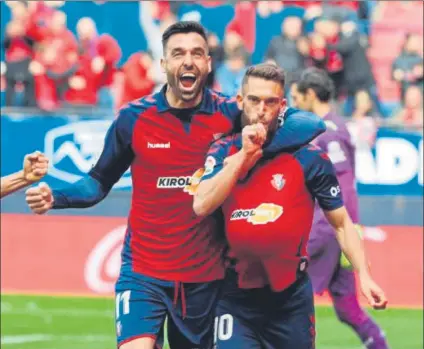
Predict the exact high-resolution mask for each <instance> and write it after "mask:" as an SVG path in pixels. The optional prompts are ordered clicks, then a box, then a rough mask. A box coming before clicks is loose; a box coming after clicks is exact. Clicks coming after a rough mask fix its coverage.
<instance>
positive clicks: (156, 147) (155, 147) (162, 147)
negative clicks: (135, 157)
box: [147, 142, 171, 149]
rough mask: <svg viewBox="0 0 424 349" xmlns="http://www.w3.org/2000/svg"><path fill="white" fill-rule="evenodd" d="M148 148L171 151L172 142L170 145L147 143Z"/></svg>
mask: <svg viewBox="0 0 424 349" xmlns="http://www.w3.org/2000/svg"><path fill="white" fill-rule="evenodd" d="M147 148H149V149H170V148H171V142H168V143H150V142H147Z"/></svg>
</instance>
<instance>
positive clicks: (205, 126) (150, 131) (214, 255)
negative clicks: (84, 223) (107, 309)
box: [57, 86, 325, 282]
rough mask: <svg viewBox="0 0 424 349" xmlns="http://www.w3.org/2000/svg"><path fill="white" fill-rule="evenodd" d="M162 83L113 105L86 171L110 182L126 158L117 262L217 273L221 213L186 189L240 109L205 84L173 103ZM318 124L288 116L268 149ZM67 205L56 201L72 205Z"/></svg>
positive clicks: (169, 271)
mask: <svg viewBox="0 0 424 349" xmlns="http://www.w3.org/2000/svg"><path fill="white" fill-rule="evenodd" d="M165 91H166V86H165V87H164V88H163V89H162V90H161V91H160V92H159V93H156V94H154V95H151V96H147V97H145V98H142V99H140V100H137V101H135V102H132V103H130V104H129V105H128V106H126V107H124V108H123V109H122V110H121V111H120V112H119V115H118V117H117V119H116V120H115V121H114V123H113V124H112V126H111V128H110V129H109V131H108V133H107V136H106V140H105V146H104V150H103V152H102V154H101V156H100V159H99V161H98V162H97V164H96V165H95V166H94V168H93V169H92V171H91V172H90V173H89V175H90V176H91V177H92V178H94V179H95V180H96V181H97V182H99V183H101V184H102V186H103V187H105V188H106V190H110V188H111V187H112V186H113V184H114V183H116V182H117V181H118V179H119V178H120V177H121V175H122V174H123V173H124V172H125V171H126V170H127V169H128V167H129V166H131V174H132V182H133V193H132V204H131V210H130V214H129V221H128V232H127V234H126V238H125V243H124V248H123V252H122V256H123V263H131V265H132V266H133V269H134V271H136V272H138V273H142V274H145V275H147V276H151V277H155V278H159V279H163V280H170V281H181V282H207V281H211V280H217V279H220V278H223V276H224V267H223V261H222V252H223V250H224V247H225V241H224V239H223V234H222V229H219V228H218V225H219V223H222V221H220V220H219V219H218V218H217V217H216V216H214V215H212V216H210V217H207V218H199V217H197V216H196V215H195V213H194V212H193V209H192V204H193V197H192V195H193V193H194V191H195V189H196V187H197V185H198V183H199V181H200V178H201V176H202V174H203V170H199V169H201V168H202V167H203V163H204V156H205V154H206V153H207V151H208V149H209V146H210V144H211V143H212V142H213V141H214V140H215V139H216V138H219V137H220V136H222V134H225V133H228V132H230V131H231V130H232V129H233V127H234V125H235V124H237V122H239V119H240V118H239V117H240V111H239V109H238V107H237V104H236V101H235V99H234V98H228V97H225V96H222V95H221V94H218V93H215V92H213V91H211V90H208V89H206V90H204V93H203V98H202V102H201V104H200V105H199V106H198V107H196V108H193V109H175V108H172V107H170V106H169V104H168V103H167V100H166V97H165ZM298 126H299V127H298ZM295 130H298V131H299V132H297V133H296V132H294V131H295ZM324 130H325V126H324V124H323V122H322V121H321V120H319V118H317V117H315V116H308V117H307V118H304V119H302V118H298V117H296V115H293V117H287V118H286V120H285V124H284V126H282V127H280V128H279V130H278V131H277V134H276V141H275V142H273V143H271V144H270V145H269V148H268V150H269V151H272V149H281V148H282V147H283V148H284V147H292V146H293V145H296V144H305V143H307V142H309V141H310V140H311V139H313V138H315V137H316V136H317V135H319V134H320V133H322V132H323V131H324ZM294 135H296V136H295V137H294ZM60 195H62V197H65V196H67V197H69V196H70V194H67V195H64V194H63V192H62V193H58V195H57V197H58V198H60ZM105 195H106V194H105ZM62 201H64V200H62ZM68 201H69V199H68ZM66 205H67V206H66ZM66 205H64V206H62V207H65V206H66V207H69V206H71V205H70V204H69V203H68V204H66ZM219 232H221V235H222V236H220V234H219Z"/></svg>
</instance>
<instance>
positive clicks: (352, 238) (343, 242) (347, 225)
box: [299, 146, 387, 309]
mask: <svg viewBox="0 0 424 349" xmlns="http://www.w3.org/2000/svg"><path fill="white" fill-rule="evenodd" d="M299 153H300V155H299V157H300V160H301V163H303V165H304V168H305V177H306V183H307V186H308V189H309V191H310V192H311V194H312V195H313V197H315V198H316V199H317V201H318V203H319V205H320V207H321V208H322V209H323V211H324V214H325V216H326V217H327V220H328V222H329V223H330V224H331V225H332V226H333V228H334V230H335V231H336V236H337V240H338V242H339V244H340V247H341V249H342V251H343V253H344V254H345V255H346V256H347V258H348V259H349V261H350V262H351V264H352V265H353V267H354V268H355V269H356V271H357V272H358V275H359V278H360V283H361V289H362V292H363V294H364V295H365V296H366V298H367V300H368V302H369V303H370V305H372V306H373V307H374V308H375V309H384V308H385V307H386V305H387V300H386V296H385V295H384V292H383V291H382V290H381V289H380V287H379V286H378V285H377V284H376V283H375V282H374V281H373V279H372V278H371V275H370V272H369V269H368V262H367V259H366V257H365V249H364V246H363V243H362V239H361V238H360V237H359V234H358V232H357V230H356V227H355V225H354V224H353V222H352V220H351V218H350V217H349V214H348V212H347V210H346V208H345V207H344V205H343V200H342V194H341V190H340V184H339V182H338V180H337V177H336V172H335V169H334V166H333V164H332V163H331V160H330V158H329V157H328V155H327V154H326V153H324V152H323V151H322V150H320V149H318V148H316V147H313V146H310V147H308V148H307V149H302V150H301V151H300V152H299Z"/></svg>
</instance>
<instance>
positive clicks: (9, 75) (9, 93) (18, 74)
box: [3, 18, 36, 107]
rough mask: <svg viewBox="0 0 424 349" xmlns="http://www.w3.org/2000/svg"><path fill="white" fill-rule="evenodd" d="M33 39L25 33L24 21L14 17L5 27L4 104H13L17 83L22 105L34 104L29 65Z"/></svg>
mask: <svg viewBox="0 0 424 349" xmlns="http://www.w3.org/2000/svg"><path fill="white" fill-rule="evenodd" d="M33 46H34V41H33V40H32V39H31V38H30V37H28V36H27V35H26V32H25V22H24V21H23V19H20V18H15V19H13V20H12V21H11V22H9V23H8V25H7V27H6V37H5V39H4V42H3V48H4V50H5V51H6V54H5V56H6V64H5V69H6V72H5V78H6V105H7V106H13V105H15V97H16V88H17V84H21V85H22V86H23V88H24V89H23V91H24V92H23V102H22V106H25V107H33V106H35V104H36V103H35V83H34V77H33V76H32V74H31V72H30V69H29V65H30V62H31V58H32V55H33Z"/></svg>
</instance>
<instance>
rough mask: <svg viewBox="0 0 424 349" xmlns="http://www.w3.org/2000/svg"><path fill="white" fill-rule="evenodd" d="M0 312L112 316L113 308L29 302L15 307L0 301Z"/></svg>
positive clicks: (8, 313) (7, 313) (11, 313)
mask: <svg viewBox="0 0 424 349" xmlns="http://www.w3.org/2000/svg"><path fill="white" fill-rule="evenodd" d="M1 314H5V315H32V316H41V317H46V316H52V315H53V316H73V317H81V316H84V317H108V318H113V317H114V312H113V310H109V311H108V310H95V309H89V310H87V309H70V308H62V309H61V308H53V309H46V308H40V307H39V306H38V304H37V303H35V302H29V303H26V306H24V307H23V308H22V307H19V308H15V307H13V305H12V304H11V303H8V302H1Z"/></svg>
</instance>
